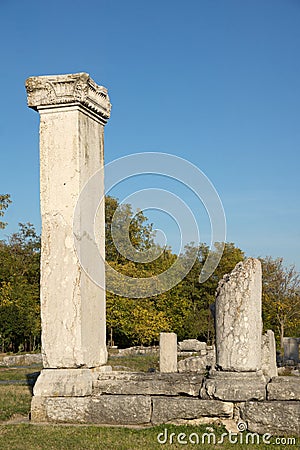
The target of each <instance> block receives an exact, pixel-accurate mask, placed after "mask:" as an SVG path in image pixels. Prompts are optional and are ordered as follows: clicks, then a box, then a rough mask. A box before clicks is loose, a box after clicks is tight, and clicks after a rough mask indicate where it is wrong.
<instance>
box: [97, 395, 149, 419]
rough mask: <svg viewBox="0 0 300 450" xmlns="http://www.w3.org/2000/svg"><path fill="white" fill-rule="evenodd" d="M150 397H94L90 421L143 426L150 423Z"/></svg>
mask: <svg viewBox="0 0 300 450" xmlns="http://www.w3.org/2000/svg"><path fill="white" fill-rule="evenodd" d="M150 416H151V397H150V396H148V395H101V396H100V397H92V400H91V412H90V421H91V422H93V423H101V424H112V425H134V424H136V425H141V424H146V423H149V422H150Z"/></svg>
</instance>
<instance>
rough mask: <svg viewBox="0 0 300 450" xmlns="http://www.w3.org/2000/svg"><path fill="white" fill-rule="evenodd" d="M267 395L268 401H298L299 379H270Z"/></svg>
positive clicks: (299, 393) (299, 392)
mask: <svg viewBox="0 0 300 450" xmlns="http://www.w3.org/2000/svg"><path fill="white" fill-rule="evenodd" d="M267 393H268V394H267V395H268V400H300V379H299V377H275V378H272V380H271V382H270V383H269V384H268V386H267ZM299 415H300V413H299ZM299 421H300V417H299Z"/></svg>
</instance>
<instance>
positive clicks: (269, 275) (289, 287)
mask: <svg viewBox="0 0 300 450" xmlns="http://www.w3.org/2000/svg"><path fill="white" fill-rule="evenodd" d="M261 263H262V271H263V293H262V308H263V321H264V326H265V328H266V329H268V328H270V329H273V330H274V332H275V336H276V338H277V341H278V342H280V348H281V352H283V338H284V336H285V334H286V333H288V335H290V336H295V337H296V336H299V335H300V274H299V273H298V272H297V271H296V269H295V266H289V267H286V266H285V265H284V262H283V258H276V259H274V258H271V257H266V258H264V259H263V258H261Z"/></svg>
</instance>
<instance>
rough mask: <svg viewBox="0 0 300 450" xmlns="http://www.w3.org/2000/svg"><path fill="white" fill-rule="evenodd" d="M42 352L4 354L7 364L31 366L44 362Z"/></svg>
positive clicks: (4, 360) (5, 363)
mask: <svg viewBox="0 0 300 450" xmlns="http://www.w3.org/2000/svg"><path fill="white" fill-rule="evenodd" d="M42 362H43V360H42V355H41V353H32V354H31V353H26V354H25V355H12V356H4V358H3V363H4V365H5V366H31V365H32V364H42Z"/></svg>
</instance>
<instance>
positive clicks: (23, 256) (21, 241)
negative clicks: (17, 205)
mask: <svg viewBox="0 0 300 450" xmlns="http://www.w3.org/2000/svg"><path fill="white" fill-rule="evenodd" d="M39 259H40V239H39V237H38V236H37V234H36V232H35V229H34V227H33V225H32V224H30V223H27V224H21V223H20V224H19V231H18V232H17V233H14V234H12V236H11V237H10V238H9V240H8V242H5V241H1V242H0V346H1V347H0V348H1V349H2V351H14V352H16V351H18V350H27V351H29V350H34V349H35V348H36V347H37V345H38V344H39V342H40V306H39Z"/></svg>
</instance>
